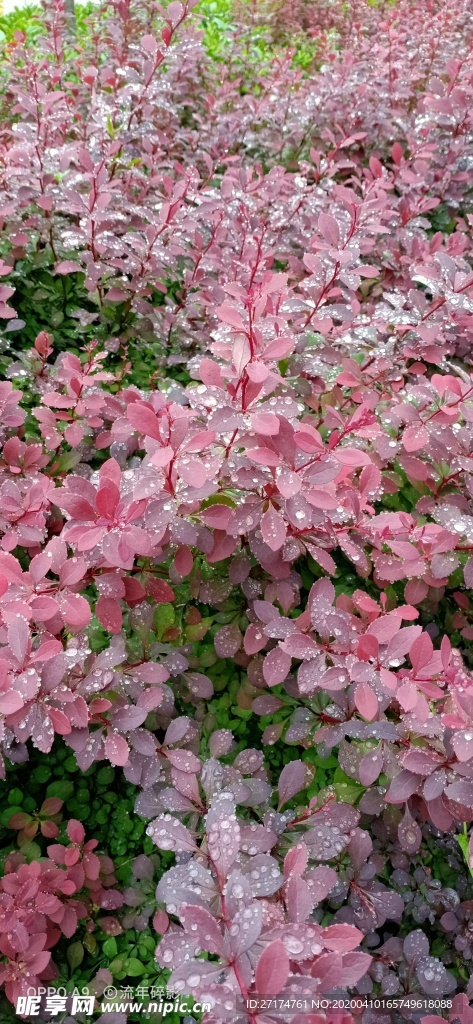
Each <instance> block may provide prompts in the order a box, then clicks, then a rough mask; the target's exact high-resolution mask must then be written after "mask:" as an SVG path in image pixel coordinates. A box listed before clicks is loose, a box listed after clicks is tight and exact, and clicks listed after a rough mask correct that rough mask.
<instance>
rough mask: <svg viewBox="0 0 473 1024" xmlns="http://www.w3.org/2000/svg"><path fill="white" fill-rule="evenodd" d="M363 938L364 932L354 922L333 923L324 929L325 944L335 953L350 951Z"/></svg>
mask: <svg viewBox="0 0 473 1024" xmlns="http://www.w3.org/2000/svg"><path fill="white" fill-rule="evenodd" d="M362 939H363V932H360V930H359V928H355V926H354V925H352V924H331V925H329V927H328V928H324V931H323V941H324V946H325V947H326V949H330V950H332V952H334V953H349V952H350V951H351V950H352V949H356V947H357V946H359V944H360V942H361V940H362Z"/></svg>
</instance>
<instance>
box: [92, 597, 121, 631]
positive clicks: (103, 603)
mask: <svg viewBox="0 0 473 1024" xmlns="http://www.w3.org/2000/svg"><path fill="white" fill-rule="evenodd" d="M95 614H96V615H97V618H98V620H99V622H101V623H102V626H103V627H104V629H106V630H108V632H109V633H119V632H120V630H121V628H122V612H121V608H120V605H119V603H118V601H115V599H114V598H113V597H99V599H98V601H97V604H96V605H95Z"/></svg>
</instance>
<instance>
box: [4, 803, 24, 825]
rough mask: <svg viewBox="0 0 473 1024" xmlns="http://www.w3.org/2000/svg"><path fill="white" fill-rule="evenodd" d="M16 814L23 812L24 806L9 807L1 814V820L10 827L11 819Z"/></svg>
mask: <svg viewBox="0 0 473 1024" xmlns="http://www.w3.org/2000/svg"><path fill="white" fill-rule="evenodd" d="M14 814H23V808H22V807H14V806H13V807H7V808H6V810H5V811H2V813H1V814H0V821H1V823H2V825H4V826H5V828H10V825H9V821H10V818H13V815H14Z"/></svg>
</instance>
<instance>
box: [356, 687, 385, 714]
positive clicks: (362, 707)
mask: <svg viewBox="0 0 473 1024" xmlns="http://www.w3.org/2000/svg"><path fill="white" fill-rule="evenodd" d="M355 704H356V707H357V708H358V711H359V712H360V715H362V716H363V718H366V720H367V721H368V722H372V721H373V719H374V718H376V715H377V714H378V711H379V705H378V698H377V696H376V694H375V693H374V691H373V690H372V689H371V686H369V685H368V683H358V686H357V687H356V688H355Z"/></svg>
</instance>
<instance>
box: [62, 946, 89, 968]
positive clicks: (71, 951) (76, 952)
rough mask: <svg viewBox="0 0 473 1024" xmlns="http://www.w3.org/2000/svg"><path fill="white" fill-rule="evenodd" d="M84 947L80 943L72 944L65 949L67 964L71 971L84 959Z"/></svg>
mask: <svg viewBox="0 0 473 1024" xmlns="http://www.w3.org/2000/svg"><path fill="white" fill-rule="evenodd" d="M84 952H85V950H84V947H83V945H82V942H73V943H72V944H71V945H70V946H68V947H67V953H66V956H67V962H68V964H69V967H70V968H71V970H72V971H74V970H75V968H76V967H79V966H80V964H81V963H82V961H83V959H84Z"/></svg>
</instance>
